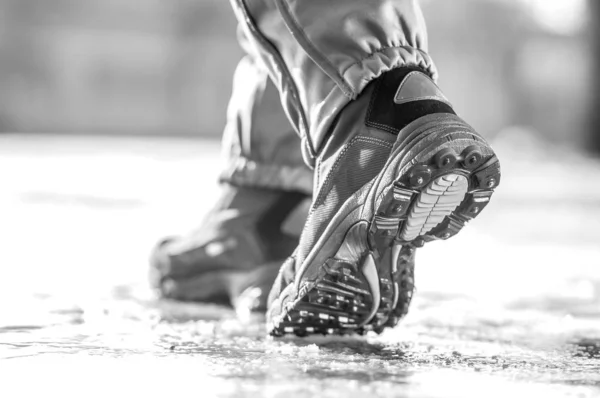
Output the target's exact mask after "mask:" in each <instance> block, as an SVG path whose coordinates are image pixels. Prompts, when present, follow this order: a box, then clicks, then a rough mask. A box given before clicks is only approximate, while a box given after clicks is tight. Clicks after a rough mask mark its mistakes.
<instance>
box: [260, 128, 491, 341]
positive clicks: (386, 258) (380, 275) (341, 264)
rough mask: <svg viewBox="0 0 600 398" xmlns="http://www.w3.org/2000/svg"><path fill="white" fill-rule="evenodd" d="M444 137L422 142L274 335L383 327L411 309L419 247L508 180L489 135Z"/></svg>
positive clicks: (450, 231) (478, 207) (461, 221)
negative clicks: (369, 216)
mask: <svg viewBox="0 0 600 398" xmlns="http://www.w3.org/2000/svg"><path fill="white" fill-rule="evenodd" d="M439 136H440V137H439V138H437V139H435V140H431V139H430V140H428V141H427V142H425V141H426V140H425V139H423V140H422V141H423V144H421V146H420V147H419V143H417V144H416V146H417V147H418V148H420V149H419V150H418V151H416V154H415V155H414V156H413V157H412V160H411V162H410V164H409V166H407V167H404V168H401V169H402V170H404V171H402V172H399V173H398V175H397V176H396V178H395V179H394V183H393V184H392V185H390V186H389V187H388V188H387V189H386V190H384V191H383V194H382V195H383V198H382V200H381V201H380V202H378V203H379V205H378V207H377V211H376V213H375V216H374V217H373V219H372V220H371V222H366V221H364V222H360V223H357V224H355V225H354V226H353V227H351V228H350V229H349V230H348V231H347V232H346V236H345V238H344V241H343V243H342V245H341V246H340V248H339V249H338V251H337V253H336V255H335V256H333V258H330V259H329V260H328V261H327V263H326V264H324V265H323V267H322V272H321V275H322V277H320V278H319V279H318V280H317V282H316V283H315V284H314V285H313V286H311V288H310V289H307V290H305V291H304V292H303V293H301V294H300V296H299V298H298V299H297V300H296V301H294V302H293V303H290V304H288V305H287V306H286V308H285V309H284V311H283V314H282V316H280V317H278V319H277V320H275V321H274V322H273V324H272V325H271V326H270V332H271V334H272V335H274V336H282V335H286V334H292V335H296V336H306V335H309V334H340V335H344V334H355V333H358V334H364V333H365V332H368V331H375V332H377V333H380V332H381V331H383V329H384V328H385V327H393V326H395V325H396V324H397V323H398V321H399V320H400V319H401V318H402V317H403V316H404V315H406V313H407V312H408V307H409V304H410V301H411V298H412V294H413V288H414V256H415V250H416V248H418V247H421V246H423V245H424V244H425V243H426V242H430V241H434V240H446V239H449V238H451V237H453V236H454V235H456V234H457V233H458V232H459V231H460V230H461V229H462V228H463V227H464V226H465V225H466V224H467V223H468V222H469V221H470V220H472V219H474V218H475V217H476V216H477V215H479V214H480V213H481V211H483V209H484V208H485V207H486V206H487V204H488V203H489V201H490V199H491V196H492V194H493V192H494V189H495V188H496V187H497V186H498V185H499V183H500V165H499V162H498V159H497V158H496V156H495V155H494V154H493V152H492V150H491V149H490V148H489V146H488V145H487V144H486V143H485V141H483V139H481V138H478V137H477V136H475V135H474V134H471V135H469V136H468V138H469V139H467V140H465V139H464V135H460V134H458V135H455V136H449V134H444V133H440V134H439ZM456 136H458V139H456ZM461 138H463V139H462V140H461ZM432 142H433V143H434V144H433V150H432V144H431V143H432ZM457 142H459V143H460V144H457ZM465 142H467V144H465Z"/></svg>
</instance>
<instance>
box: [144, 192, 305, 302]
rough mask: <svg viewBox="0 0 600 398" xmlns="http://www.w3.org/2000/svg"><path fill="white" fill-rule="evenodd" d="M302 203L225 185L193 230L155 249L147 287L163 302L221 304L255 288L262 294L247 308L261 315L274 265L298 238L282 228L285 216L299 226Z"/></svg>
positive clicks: (290, 196) (292, 195) (293, 195)
mask: <svg viewBox="0 0 600 398" xmlns="http://www.w3.org/2000/svg"><path fill="white" fill-rule="evenodd" d="M307 198H308V196H307V195H305V194H302V193H298V192H284V191H277V190H269V189H257V188H246V187H235V186H232V185H228V184H224V185H223V186H222V190H221V196H220V198H219V199H218V201H217V204H216V206H215V207H214V208H213V209H212V211H211V212H209V214H208V215H207V217H206V218H205V219H204V221H203V222H202V224H201V226H200V227H199V228H198V229H197V230H195V231H193V232H192V233H190V234H188V235H187V236H183V237H176V238H167V239H164V240H163V241H162V242H160V243H159V244H158V245H157V246H156V248H155V250H154V252H153V254H152V256H151V260H150V263H151V267H150V277H151V283H152V285H153V286H154V287H156V288H157V289H158V291H159V293H160V294H161V296H162V297H165V298H170V299H176V300H182V301H198V302H210V303H216V304H225V305H230V304H231V303H232V302H233V301H236V298H237V296H238V295H239V294H241V293H242V291H244V290H247V289H249V288H252V287H256V288H258V289H260V290H261V292H262V293H260V294H258V295H257V294H255V296H256V297H255V299H256V300H255V301H254V302H253V303H252V305H253V307H252V308H251V309H252V310H261V309H263V310H264V308H265V300H266V296H267V293H268V288H269V287H270V286H271V285H272V283H273V280H274V279H275V277H276V275H277V268H278V267H274V266H273V263H275V264H279V265H280V264H281V263H282V262H283V260H284V259H285V258H286V257H287V256H289V255H290V253H291V252H292V251H293V250H294V248H295V247H296V245H297V244H298V234H296V235H294V233H293V232H285V231H284V227H285V226H286V224H287V223H288V222H289V219H290V217H291V218H295V219H296V221H294V222H295V223H296V224H298V223H301V224H303V222H304V220H305V212H304V214H303V213H302V202H303V201H305V200H307ZM286 228H287V227H286ZM288 229H289V228H288ZM253 284H256V286H254V285H253ZM265 285H268V287H267V288H265V287H264V286H265ZM254 292H255V293H256V289H255V290H254Z"/></svg>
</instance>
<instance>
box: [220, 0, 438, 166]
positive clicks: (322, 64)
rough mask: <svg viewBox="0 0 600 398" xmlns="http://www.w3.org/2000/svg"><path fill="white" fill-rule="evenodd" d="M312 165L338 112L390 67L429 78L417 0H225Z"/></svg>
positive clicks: (432, 70)
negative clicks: (274, 87)
mask: <svg viewBox="0 0 600 398" xmlns="http://www.w3.org/2000/svg"><path fill="white" fill-rule="evenodd" d="M231 2H232V5H233V7H234V10H235V12H236V16H237V18H238V20H239V22H240V24H241V25H242V27H243V28H244V31H245V34H246V35H247V36H248V37H249V39H250V42H251V44H252V46H253V47H254V50H255V52H256V54H257V55H258V56H259V57H261V59H262V60H263V62H264V63H265V65H266V66H267V69H268V71H269V74H270V76H271V79H272V80H273V81H274V82H275V84H276V85H277V88H278V89H279V92H280V95H281V99H282V103H283V107H284V108H285V110H286V113H287V115H288V117H289V118H290V120H291V121H292V124H293V125H294V126H295V128H296V130H297V131H298V132H299V133H300V135H301V136H302V141H303V145H304V148H303V152H304V158H305V160H308V162H309V164H310V165H313V164H314V160H315V157H316V156H317V154H318V153H319V151H320V150H321V148H322V147H323V144H324V142H325V140H326V138H327V136H328V132H329V129H330V126H331V125H332V123H333V122H334V121H335V118H336V117H337V115H338V114H339V112H340V111H341V110H342V109H343V108H344V107H345V106H346V105H347V104H348V103H349V102H350V101H352V100H354V99H356V97H357V96H358V95H359V94H360V93H361V92H362V90H363V89H364V88H365V87H366V86H367V84H368V83H369V82H370V81H371V80H373V79H375V78H377V77H379V76H380V75H381V74H383V73H385V72H387V71H389V70H391V69H395V68H401V67H419V68H421V69H423V70H424V71H426V72H427V73H429V74H430V75H431V76H432V77H433V78H436V76H437V72H436V69H435V67H434V65H433V62H432V61H431V58H430V57H429V55H428V54H427V32H426V27H425V22H424V18H423V15H422V13H421V9H420V7H419V4H418V2H417V0H328V1H323V0H231Z"/></svg>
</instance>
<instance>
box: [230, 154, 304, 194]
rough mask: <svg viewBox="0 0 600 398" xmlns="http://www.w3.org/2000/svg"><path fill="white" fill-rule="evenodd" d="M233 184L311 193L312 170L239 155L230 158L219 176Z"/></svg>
mask: <svg viewBox="0 0 600 398" xmlns="http://www.w3.org/2000/svg"><path fill="white" fill-rule="evenodd" d="M219 180H220V181H221V182H225V183H228V184H232V185H235V186H244V187H252V188H267V189H276V190H281V191H295V192H302V193H305V194H307V195H312V190H313V172H312V171H311V170H309V169H308V168H307V167H305V166H304V165H302V166H291V165H278V164H261V163H258V162H255V161H253V160H250V159H247V158H243V157H239V158H237V159H231V160H230V161H229V162H228V166H227V167H226V168H225V170H223V172H222V173H221V176H220V178H219Z"/></svg>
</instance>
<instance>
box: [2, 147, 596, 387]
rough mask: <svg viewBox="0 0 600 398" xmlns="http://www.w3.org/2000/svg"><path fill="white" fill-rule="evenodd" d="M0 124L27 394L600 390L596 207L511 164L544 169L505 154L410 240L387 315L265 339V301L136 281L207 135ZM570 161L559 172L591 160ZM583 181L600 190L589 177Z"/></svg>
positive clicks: (11, 361) (9, 320)
mask: <svg viewBox="0 0 600 398" xmlns="http://www.w3.org/2000/svg"><path fill="white" fill-rule="evenodd" d="M1 139H2V140H3V141H2V143H1V145H0V155H1V156H0V169H2V170H11V169H14V168H16V167H20V170H22V172H21V173H20V174H19V178H17V176H15V175H12V176H11V175H10V174H3V175H1V176H0V184H1V186H3V187H8V188H7V190H6V193H7V194H6V195H4V196H3V197H2V198H0V207H1V208H0V220H3V222H2V223H1V224H0V241H2V242H4V246H3V250H2V252H1V253H0V267H2V278H1V279H0V300H2V302H3V304H2V305H1V306H0V358H2V359H4V360H3V361H0V371H1V372H2V374H3V375H10V377H6V383H8V384H7V385H10V384H11V383H12V384H13V385H14V386H16V387H18V389H17V390H16V391H21V392H22V393H23V396H25V395H26V394H25V392H36V391H38V392H40V393H45V394H47V393H48V392H51V391H54V392H62V393H63V394H66V395H70V394H72V395H75V394H77V395H80V394H81V391H89V392H92V393H97V394H99V395H101V394H108V393H111V392H112V391H113V390H114V389H115V388H116V387H115V386H117V385H118V386H119V387H118V391H120V392H121V393H123V394H126V393H127V392H131V395H132V394H136V395H141V394H153V395H154V394H156V393H165V394H166V393H169V394H174V393H178V392H181V393H187V394H189V393H197V394H200V396H256V395H263V396H294V397H295V396H299V397H304V396H307V397H308V396H310V397H314V396H319V397H321V396H326V397H327V396H348V397H352V396H361V397H364V396H365V394H366V395H374V396H408V397H449V396H456V397H470V396H473V397H480V396H502V397H506V396H507V395H514V396H528V397H530V396H577V397H580V396H581V397H587V396H600V267H599V265H600V247H599V245H598V244H597V242H599V241H600V239H598V238H600V233H599V232H597V231H600V229H596V228H595V227H596V224H597V223H598V219H600V217H599V216H600V208H598V207H597V206H596V207H594V206H582V207H580V208H578V207H576V206H572V207H571V208H569V206H567V207H565V208H563V207H561V205H560V204H561V203H563V202H564V200H563V199H561V198H558V199H552V198H554V196H552V195H554V193H552V192H547V193H546V195H547V196H548V197H549V198H550V199H552V201H550V202H549V203H552V204H553V205H552V206H550V207H551V208H552V209H553V213H552V217H551V218H550V217H548V216H547V213H546V212H545V211H540V210H539V206H536V204H540V203H541V204H540V206H542V207H543V203H544V201H543V200H541V199H539V198H537V199H536V200H537V201H535V200H530V199H529V198H530V197H531V195H532V193H531V192H527V189H521V188H520V187H521V186H522V185H520V184H522V183H523V181H529V177H528V176H527V175H523V170H527V173H530V174H532V175H536V176H537V174H536V173H537V172H538V170H537V169H534V168H531V167H530V168H525V169H524V168H522V167H521V166H522V165H521V164H519V161H518V160H514V161H513V162H511V161H510V160H511V159H513V157H511V153H507V154H506V155H505V158H506V160H505V163H504V164H505V169H504V176H505V182H504V183H503V184H504V191H503V190H500V191H499V195H498V197H497V198H495V199H496V203H494V204H493V207H490V210H489V214H484V215H482V216H481V221H478V223H477V224H474V225H473V226H471V227H470V228H469V229H467V230H465V231H464V232H463V233H461V235H462V236H459V237H457V238H456V239H455V241H453V242H437V243H435V244H432V245H430V247H426V248H424V249H423V250H421V251H420V252H419V255H418V258H417V261H418V267H417V268H418V269H417V275H416V277H417V288H418V290H417V295H416V299H415V302H414V303H413V304H414V305H413V306H412V309H411V313H410V314H409V316H408V317H407V318H406V319H405V320H404V322H402V323H401V325H400V326H399V327H397V328H396V329H394V330H390V331H386V332H385V333H384V334H382V335H380V336H376V335H370V336H366V337H334V338H332V337H312V338H309V339H297V338H287V339H283V340H273V339H270V338H266V337H265V335H264V331H263V324H262V319H261V317H260V316H256V317H253V318H252V319H250V320H245V321H242V320H239V319H237V318H236V316H235V313H234V312H233V311H232V310H230V309H227V308H223V307H217V306H201V305H192V304H181V303H174V302H161V301H157V300H156V299H155V297H154V296H153V292H151V291H150V290H149V289H148V288H147V287H146V282H145V277H146V256H147V254H148V248H149V247H151V245H152V243H153V242H154V240H155V239H156V238H157V237H159V236H161V235H163V234H168V233H169V232H177V230H180V229H183V228H185V227H193V226H194V225H193V224H194V222H195V221H196V220H197V219H198V218H199V216H198V218H195V217H194V219H190V217H189V214H197V213H198V206H199V205H198V204H199V203H200V204H201V207H202V208H203V209H204V208H205V207H207V206H206V205H207V204H208V203H209V202H210V198H207V197H206V195H205V192H204V191H205V190H206V188H202V186H203V184H205V185H204V186H212V181H213V179H214V175H201V176H198V178H197V180H198V184H197V185H194V186H192V187H190V185H189V184H188V183H186V182H189V181H190V180H191V179H192V176H194V172H193V171H194V170H202V169H204V170H206V169H207V167H205V166H206V165H205V163H206V164H207V165H208V164H211V162H215V161H216V160H215V159H216V155H209V154H212V153H217V151H216V145H215V144H206V143H202V142H198V143H195V142H193V143H192V144H190V143H189V142H186V143H181V142H170V141H160V142H156V143H152V142H150V143H147V142H145V143H144V145H143V146H141V145H140V143H139V142H138V141H136V140H133V139H132V140H125V141H118V142H115V141H116V140H99V139H98V140H99V141H98V142H94V143H93V145H90V144H89V143H88V142H85V141H73V140H72V139H64V140H63V141H58V142H56V143H53V142H52V141H51V140H49V139H48V138H39V140H41V141H42V144H43V145H44V146H45V147H49V149H50V150H48V151H47V152H44V153H43V154H39V153H38V154H36V156H33V154H32V152H31V149H30V147H35V145H33V144H32V143H31V142H24V141H23V140H24V138H18V137H10V136H7V137H2V138H1ZM30 144H32V145H30ZM52 145H56V147H53V146H52ZM7 148H10V149H7ZM53 148H54V149H53ZM90 148H94V149H93V150H92V149H90ZM190 148H192V149H190ZM507 148H510V145H509V146H507ZM502 150H505V151H508V150H507V149H506V148H504V147H502V146H501V145H500V148H498V151H499V152H500V151H502ZM61 151H62V152H61ZM203 151H204V153H205V155H206V156H203V157H202V156H200V157H199V156H197V154H198V152H203ZM52 154H53V155H52ZM517 158H518V157H516V156H515V157H514V159H517ZM507 160H508V161H507ZM579 163H581V162H579ZM579 163H578V164H577V165H576V166H573V167H579V168H578V169H577V170H576V173H570V175H577V176H582V177H581V178H585V175H586V173H588V174H592V173H597V172H598V171H600V167H599V166H598V164H596V163H593V162H591V161H589V163H584V164H579ZM106 164H110V166H107V167H104V165H106ZM584 166H585V167H584ZM40 167H43V168H44V170H45V173H44V174H43V175H41V174H40V173H39V170H40ZM212 168H214V166H213V167H212ZM182 173H184V175H182ZM540 175H541V174H540ZM511 177H513V178H511ZM543 178H550V177H548V176H545V177H543ZM90 179H92V180H93V182H90ZM130 181H136V186H132V184H130ZM166 182H169V183H170V184H171V187H173V189H171V190H169V191H167V192H166V191H165V190H164V189H162V185H163V184H165V183H166ZM198 185H199V186H198ZM541 185H542V186H544V184H543V181H542V183H541ZM175 187H177V189H175ZM179 187H181V190H179ZM528 189H529V188H528ZM590 189H591V190H592V191H590ZM594 189H596V191H597V192H594V191H593V190H594ZM32 192H33V193H35V194H32ZM36 192H37V193H36ZM39 192H50V193H52V194H48V195H46V194H45V195H40V194H39ZM182 193H183V194H182ZM559 194H560V193H557V195H559ZM503 195H504V196H503ZM555 196H556V195H555ZM581 197H582V198H584V199H585V200H586V201H588V202H590V201H591V200H592V199H594V198H599V200H600V187H592V188H589V187H588V189H587V190H586V192H582V193H581ZM23 198H28V199H27V200H23ZM56 198H60V200H57V199H56ZM65 198H66V199H65ZM81 198H96V199H94V200H87V199H86V200H81ZM590 198H591V199H590ZM113 200H114V201H113ZM514 203H518V204H519V205H514ZM571 203H573V202H572V201H571ZM586 203H587V202H586ZM557 204H558V205H557ZM173 205H175V208H174V206H173ZM528 210H530V211H529V213H527V211H528ZM525 213H527V214H528V215H527V216H526V217H525V216H524V215H523V214H525ZM572 219H575V220H582V219H587V220H589V223H588V224H589V225H588V226H586V227H585V231H584V230H582V227H581V225H582V224H581V223H577V222H571V221H570V220H572ZM186 221H187V222H188V224H187V225H184V224H182V223H183V222H186ZM515 221H519V223H518V226H517V227H515ZM557 223H562V224H560V225H558V224H557ZM538 230H542V231H543V233H537V231H538ZM523 236H526V237H528V239H527V240H523V238H522V237H523ZM578 236H581V239H577V237H578ZM591 242H592V243H591ZM593 242H595V243H593ZM32 374H33V375H35V378H36V379H37V380H39V382H38V383H32V382H31V379H32V377H31V375H32ZM65 375H72V376H70V377H69V382H68V383H58V381H57V380H63V379H64V377H65ZM98 375H102V377H101V382H98V380H99V379H98ZM25 376H28V378H25ZM63 381H64V380H63ZM4 383H5V382H4V381H3V384H4ZM89 383H93V384H89ZM90 385H93V386H94V388H92V389H90V387H89V386H90ZM16 387H15V388H16ZM5 388H8V387H5ZM82 389H83V390H82ZM111 389H112V390H111ZM5 391H6V390H5ZM9 391H12V390H9ZM50 395H53V394H50ZM84 395H88V394H84ZM11 396H16V395H11Z"/></svg>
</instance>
